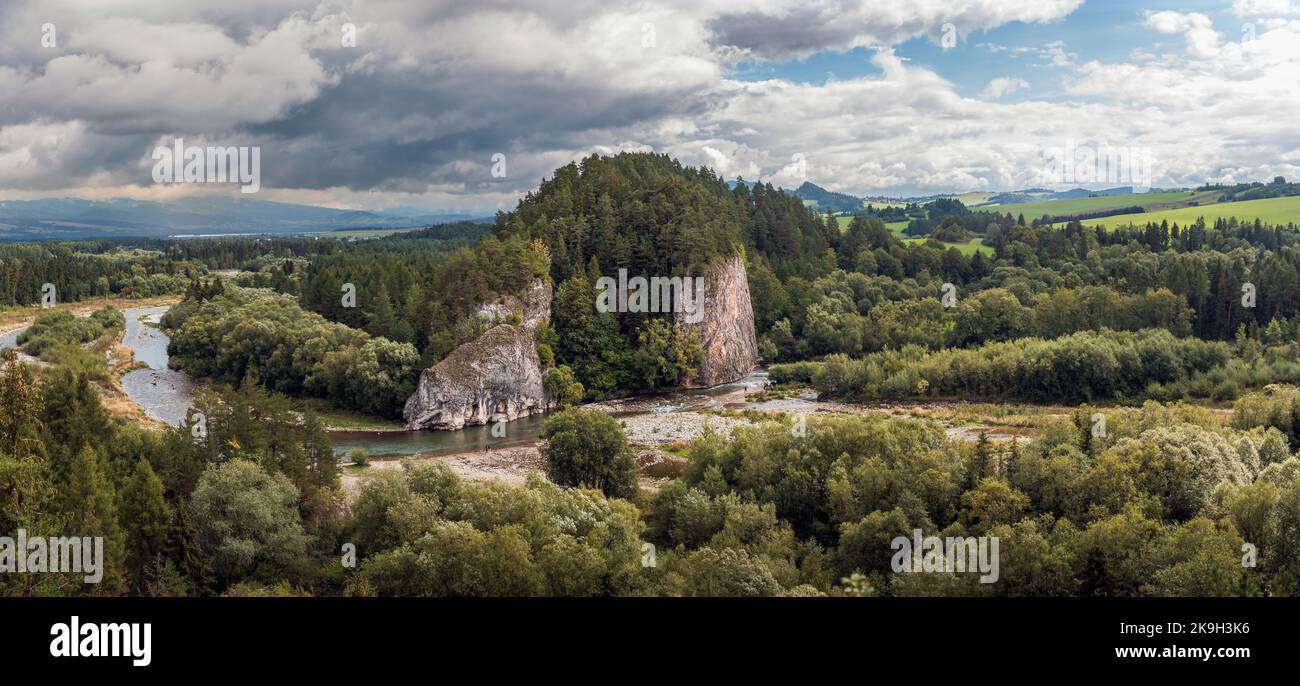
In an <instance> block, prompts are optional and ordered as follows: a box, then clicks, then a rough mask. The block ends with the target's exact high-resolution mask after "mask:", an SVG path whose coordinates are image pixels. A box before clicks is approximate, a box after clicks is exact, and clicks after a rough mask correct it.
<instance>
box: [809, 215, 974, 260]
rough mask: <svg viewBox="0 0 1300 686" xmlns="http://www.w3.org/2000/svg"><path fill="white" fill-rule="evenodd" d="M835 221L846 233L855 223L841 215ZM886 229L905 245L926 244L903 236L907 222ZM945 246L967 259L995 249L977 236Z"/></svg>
mask: <svg viewBox="0 0 1300 686" xmlns="http://www.w3.org/2000/svg"><path fill="white" fill-rule="evenodd" d="M835 221H836V222H838V223H839V225H840V231H844V230H845V229H847V228H849V222H851V221H853V217H846V216H843V215H840V216H837V217H835ZM885 228H887V229H889V232H890V233H892V234H894V236H896V237H898V238H899V239H900V240H902V241H903V242H904V243H924V242H925V239H923V238H909V237H907V236H905V235H903V229H906V228H907V222H886V223H885ZM944 245H951V246H955V247H956V248H957V249H958V250H960V251H961V254H963V255H966V256H967V257H969V256H971V255H974V254H975V251H976V250H979V251H981V252H983V253H984V254H986V255H992V254H993V248H990V247H988V246H986V245H984V242H983V240H982V239H981V238H979V237H978V236H976V237H975V238H974V239H972V240H971V241H969V242H966V243H947V242H945V243H944Z"/></svg>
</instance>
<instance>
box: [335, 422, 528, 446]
mask: <svg viewBox="0 0 1300 686" xmlns="http://www.w3.org/2000/svg"><path fill="white" fill-rule="evenodd" d="M545 421H546V416H545V415H539V414H535V415H532V416H529V417H524V418H523V419H516V420H515V421H513V422H507V423H506V424H502V425H501V427H500V428H499V429H497V433H501V432H502V430H504V431H505V435H504V436H502V437H500V438H498V437H496V436H493V435H492V425H491V424H487V425H484V426H467V427H465V428H464V429H461V430H460V431H331V432H330V439H331V440H332V441H333V442H334V452H335V453H338V454H342V453H346V452H348V451H349V450H351V449H353V448H365V449H366V450H367V451H368V452H369V453H370V454H371V455H416V454H435V455H443V454H450V453H464V452H481V451H483V450H486V449H487V448H489V447H491V448H510V447H514V446H520V445H532V444H533V443H536V442H537V437H538V436H539V435H540V434H541V432H542V424H543V423H544V422H545Z"/></svg>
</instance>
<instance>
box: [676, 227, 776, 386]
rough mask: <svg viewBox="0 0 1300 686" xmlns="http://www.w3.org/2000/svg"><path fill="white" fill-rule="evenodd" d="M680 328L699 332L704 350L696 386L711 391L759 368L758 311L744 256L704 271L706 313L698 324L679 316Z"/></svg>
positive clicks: (678, 323)
mask: <svg viewBox="0 0 1300 686" xmlns="http://www.w3.org/2000/svg"><path fill="white" fill-rule="evenodd" d="M673 319H674V321H675V323H676V324H677V326H680V327H683V328H684V329H685V330H687V331H698V332H699V335H700V343H701V344H703V346H704V363H703V364H701V365H700V374H699V378H697V379H696V382H695V384H694V386H696V387H705V388H707V387H709V386H717V385H718V384H724V383H730V382H732V381H736V380H737V379H741V378H744V377H745V375H747V374H749V373H750V372H751V371H753V370H754V367H755V366H756V365H757V364H758V340H757V338H756V337H755V335H754V307H753V304H752V303H751V302H750V300H749V280H748V276H747V275H746V273H745V260H744V258H743V257H742V256H741V254H740V253H736V254H735V255H733V256H732V257H731V258H729V259H723V260H717V261H714V262H713V263H711V264H710V265H709V266H708V268H706V269H705V271H704V312H703V318H702V319H700V321H699V322H697V323H694V324H692V323H690V322H689V321H687V319H688V315H687V314H686V313H685V312H676V313H674V315H673Z"/></svg>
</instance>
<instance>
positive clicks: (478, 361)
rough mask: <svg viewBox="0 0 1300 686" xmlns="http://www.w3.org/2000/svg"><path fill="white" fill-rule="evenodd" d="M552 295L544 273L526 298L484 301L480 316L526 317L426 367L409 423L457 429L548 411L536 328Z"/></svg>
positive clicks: (546, 315)
mask: <svg viewBox="0 0 1300 686" xmlns="http://www.w3.org/2000/svg"><path fill="white" fill-rule="evenodd" d="M551 297H552V295H551V285H550V284H549V283H546V282H544V281H542V280H540V279H539V280H537V281H535V282H534V283H533V286H532V288H530V289H529V290H528V292H527V293H525V294H524V295H523V297H522V298H513V297H507V298H503V299H502V301H501V302H498V303H490V304H485V305H483V306H481V307H480V308H479V310H478V313H477V314H478V316H487V317H491V318H493V320H494V321H503V320H508V319H510V318H511V315H512V314H517V315H519V317H520V320H521V321H522V322H523V323H522V324H517V325H514V324H498V325H496V326H493V327H492V328H490V329H488V330H487V331H486V332H484V334H483V335H482V336H479V337H478V338H476V339H474V340H472V341H470V342H468V343H465V344H464V345H461V346H459V347H457V348H456V349H455V350H453V351H452V352H451V354H450V355H448V356H447V357H446V358H444V359H443V360H442V361H440V362H439V363H438V364H436V365H434V366H432V367H430V368H429V369H426V370H424V372H423V373H421V374H420V383H419V384H418V385H417V386H416V388H415V393H413V394H411V397H410V398H408V399H407V401H406V407H405V409H404V411H403V416H404V417H405V418H406V425H407V427H408V428H410V429H413V430H414V429H443V430H455V429H462V428H464V427H465V426H466V425H476V424H487V423H488V422H496V421H501V420H504V421H513V420H515V419H519V418H520V417H527V416H528V415H531V414H537V413H540V412H544V411H545V409H546V394H545V390H544V389H543V387H542V365H541V361H540V360H538V358H537V347H536V345H535V343H534V340H533V330H534V329H535V328H536V327H537V325H538V324H540V323H542V322H545V321H547V320H548V319H550V317H551Z"/></svg>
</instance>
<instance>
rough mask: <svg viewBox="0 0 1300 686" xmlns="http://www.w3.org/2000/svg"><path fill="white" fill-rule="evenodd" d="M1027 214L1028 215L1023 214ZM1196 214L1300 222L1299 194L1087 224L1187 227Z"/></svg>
mask: <svg viewBox="0 0 1300 686" xmlns="http://www.w3.org/2000/svg"><path fill="white" fill-rule="evenodd" d="M1026 216H1028V215H1026ZM1198 217H1205V223H1207V224H1213V223H1214V221H1215V220H1216V219H1219V218H1223V219H1228V218H1232V217H1236V218H1237V219H1238V220H1241V221H1255V219H1259V220H1260V221H1262V222H1264V223H1267V224H1286V223H1288V222H1295V223H1300V196H1292V197H1288V198H1267V199H1264V200H1246V201H1244V202H1224V203H1217V204H1214V205H1201V206H1198V207H1183V208H1180V209H1176V210H1160V211H1158V212H1144V213H1142V214H1120V215H1116V216H1114V217H1104V218H1102V219H1089V220H1085V221H1084V223H1085V224H1087V225H1088V226H1105V227H1107V228H1109V227H1113V226H1125V225H1127V224H1136V225H1138V226H1141V225H1144V224H1146V223H1147V222H1162V221H1168V222H1169V223H1170V224H1173V223H1174V222H1178V225H1179V226H1186V225H1188V224H1192V223H1194V222H1196V219H1197V218H1198Z"/></svg>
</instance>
